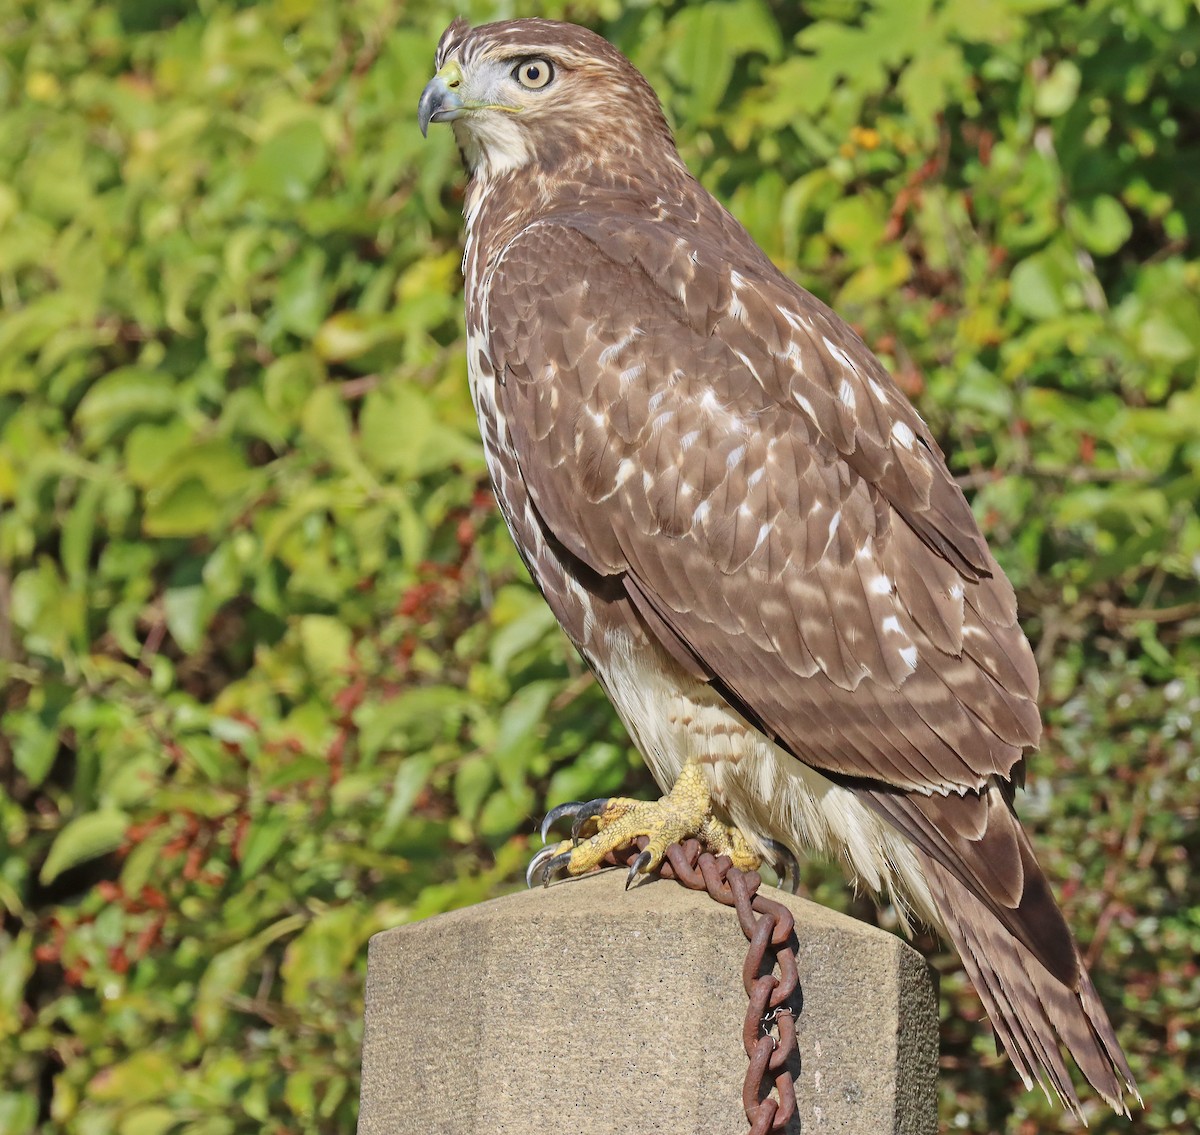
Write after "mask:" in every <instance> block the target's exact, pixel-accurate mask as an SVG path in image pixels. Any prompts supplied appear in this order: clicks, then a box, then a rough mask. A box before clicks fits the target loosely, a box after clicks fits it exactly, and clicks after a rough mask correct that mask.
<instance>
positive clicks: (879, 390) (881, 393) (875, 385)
mask: <svg viewBox="0 0 1200 1135" xmlns="http://www.w3.org/2000/svg"><path fill="white" fill-rule="evenodd" d="M867 386H869V387H870V388H871V393H872V394H874V395H875V397H876V398H877V399H878V400H879V401H880V402H886V401H887V400H888V396H887V391H886V390H885V389H884V388H883V386H882V385H881V384H880V383H879V382H878V381H876V380H875V379H873V378H868V379H867Z"/></svg>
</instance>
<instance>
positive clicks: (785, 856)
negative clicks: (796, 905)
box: [763, 839, 800, 895]
mask: <svg viewBox="0 0 1200 1135" xmlns="http://www.w3.org/2000/svg"><path fill="white" fill-rule="evenodd" d="M763 842H764V843H765V844H766V845H767V847H768V848H769V849H770V851H771V855H772V856H773V858H772V859H771V866H772V867H773V868H774V869H775V874H776V875H777V876H778V877H779V889H780V890H781V891H787V892H789V893H790V894H793V895H794V894H795V893H796V888H797V887H799V886H800V863H799V861H798V860H797V859H796V856H795V854H794V853H793V852H792V849H791V848H790V847H788V846H787V844H785V843H780V842H778V840H773V839H765V840H763Z"/></svg>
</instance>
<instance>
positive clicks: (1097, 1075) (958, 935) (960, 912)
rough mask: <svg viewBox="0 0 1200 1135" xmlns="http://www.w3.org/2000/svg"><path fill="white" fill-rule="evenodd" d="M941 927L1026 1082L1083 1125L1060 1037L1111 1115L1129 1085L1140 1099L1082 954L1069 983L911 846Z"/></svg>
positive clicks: (1120, 1109) (1121, 1105)
mask: <svg viewBox="0 0 1200 1135" xmlns="http://www.w3.org/2000/svg"><path fill="white" fill-rule="evenodd" d="M918 855H919V856H920V858H921V866H922V867H923V868H924V870H925V876H926V879H927V880H928V883H929V890H930V893H931V894H932V896H933V900H934V902H935V903H936V904H937V908H938V912H939V913H940V914H941V916H942V920H943V923H944V925H945V928H946V931H947V933H948V934H949V936H950V938H951V940H952V941H953V942H954V945H955V947H956V948H957V950H958V953H959V956H960V957H961V958H962V962H963V967H964V968H965V969H966V971H967V976H968V977H970V979H971V982H972V983H973V984H974V986H975V989H976V991H977V992H978V993H979V996H980V999H981V1000H982V1001H983V1004H984V1008H985V1009H987V1013H988V1017H989V1018H990V1019H991V1022H992V1026H993V1027H994V1028H995V1030H996V1033H997V1035H998V1036H999V1037H1000V1040H1001V1041H1002V1042H1003V1044H1004V1047H1005V1049H1007V1051H1008V1055H1009V1057H1010V1058H1011V1060H1012V1062H1013V1064H1015V1065H1016V1067H1017V1071H1018V1072H1020V1073H1021V1078H1022V1079H1023V1080H1024V1081H1025V1084H1026V1086H1028V1087H1033V1082H1034V1081H1035V1080H1036V1081H1037V1082H1038V1084H1040V1085H1041V1087H1042V1090H1043V1091H1044V1092H1046V1095H1047V1097H1049V1095H1050V1092H1049V1088H1048V1087H1047V1082H1049V1085H1050V1086H1051V1087H1053V1088H1054V1090H1055V1091H1056V1092H1057V1093H1058V1095H1059V1098H1060V1099H1061V1100H1062V1101H1063V1103H1064V1104H1065V1105H1066V1106H1067V1107H1069V1108H1070V1109H1071V1111H1072V1112H1074V1113H1075V1115H1076V1116H1078V1117H1079V1119H1080V1120H1081V1121H1082V1122H1084V1124H1085V1125H1086V1122H1087V1121H1086V1120H1085V1119H1084V1116H1083V1111H1082V1108H1081V1106H1080V1103H1079V1097H1078V1096H1077V1095H1076V1094H1075V1088H1074V1086H1073V1085H1072V1083H1071V1075H1070V1073H1069V1072H1068V1071H1067V1066H1066V1062H1065V1061H1064V1060H1063V1057H1062V1052H1061V1050H1060V1047H1059V1046H1060V1043H1061V1044H1062V1045H1063V1046H1065V1047H1066V1049H1067V1051H1068V1052H1069V1053H1070V1054H1071V1056H1072V1057H1073V1058H1074V1060H1075V1063H1076V1064H1078V1065H1079V1068H1080V1071H1082V1072H1083V1074H1084V1075H1085V1076H1086V1077H1087V1078H1088V1081H1089V1082H1090V1083H1091V1085H1092V1087H1093V1088H1095V1089H1096V1091H1097V1092H1098V1093H1099V1094H1100V1096H1101V1097H1102V1098H1103V1099H1104V1101H1105V1102H1106V1103H1107V1104H1108V1105H1109V1106H1110V1107H1111V1108H1112V1109H1113V1110H1114V1111H1116V1112H1117V1113H1118V1114H1121V1115H1126V1116H1127V1115H1129V1109H1128V1107H1127V1106H1126V1104H1125V1099H1124V1096H1125V1091H1126V1089H1128V1090H1129V1091H1130V1092H1131V1093H1132V1094H1133V1095H1134V1096H1136V1097H1137V1100H1138V1102H1139V1103H1141V1096H1140V1095H1138V1090H1137V1086H1136V1085H1135V1084H1134V1082H1133V1073H1132V1072H1130V1070H1129V1064H1128V1063H1127V1062H1126V1060H1125V1054H1124V1053H1123V1052H1122V1051H1121V1046H1120V1044H1119V1043H1118V1042H1117V1037H1116V1034H1115V1033H1114V1032H1113V1027H1112V1025H1111V1024H1110V1023H1109V1020H1108V1017H1107V1015H1106V1014H1105V1012H1104V1006H1102V1005H1101V1004H1100V998H1099V997H1098V996H1097V995H1096V990H1095V988H1094V987H1093V986H1092V981H1091V978H1090V977H1088V973H1087V970H1086V969H1085V968H1084V965H1083V960H1082V958H1079V957H1078V950H1076V957H1077V959H1078V962H1079V974H1078V978H1077V981H1076V983H1075V987H1074V988H1072V987H1071V986H1069V985H1066V984H1064V983H1063V982H1062V981H1061V980H1060V979H1059V978H1057V977H1055V976H1053V975H1052V974H1051V973H1050V971H1049V970H1047V969H1046V967H1045V966H1043V965H1042V964H1041V962H1039V961H1038V960H1037V959H1036V958H1035V957H1034V956H1033V954H1032V953H1031V951H1030V950H1029V948H1028V947H1027V946H1026V945H1024V943H1022V942H1020V941H1019V940H1018V939H1017V938H1015V937H1014V936H1013V935H1012V934H1011V933H1010V932H1009V931H1008V930H1007V929H1006V928H1005V927H1004V926H1003V925H1002V924H1001V922H1000V921H999V920H998V919H997V918H996V915H995V914H994V913H993V912H992V911H991V910H990V909H989V908H988V907H987V906H986V905H985V904H984V903H983V902H982V901H981V900H980V899H978V898H977V897H976V896H975V895H974V894H972V893H971V891H969V890H968V889H967V888H966V887H965V886H963V884H962V883H960V882H959V881H958V879H957V878H955V876H954V875H952V874H951V873H950V872H949V871H948V870H947V869H946V868H945V867H943V866H941V864H939V863H938V862H937V861H936V860H934V859H931V858H930V857H929V856H927V855H925V854H923V853H921V852H918Z"/></svg>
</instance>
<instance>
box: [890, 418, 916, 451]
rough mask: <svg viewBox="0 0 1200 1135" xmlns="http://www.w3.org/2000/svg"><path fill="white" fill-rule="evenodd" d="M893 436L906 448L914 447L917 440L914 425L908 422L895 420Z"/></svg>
mask: <svg viewBox="0 0 1200 1135" xmlns="http://www.w3.org/2000/svg"><path fill="white" fill-rule="evenodd" d="M892 437H893V438H894V439H895V441H896V444H897V445H902V446H904V448H905V449H912V447H913V442H914V441H916V440H917V435H916V434H914V433H913V432H912V427H911V426H910V425H909V424H908V423H907V422H894V423H893V424H892Z"/></svg>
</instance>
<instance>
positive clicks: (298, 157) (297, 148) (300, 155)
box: [246, 120, 329, 204]
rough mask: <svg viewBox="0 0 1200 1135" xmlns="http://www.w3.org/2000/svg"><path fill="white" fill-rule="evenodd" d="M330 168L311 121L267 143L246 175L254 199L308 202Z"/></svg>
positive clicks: (322, 141)
mask: <svg viewBox="0 0 1200 1135" xmlns="http://www.w3.org/2000/svg"><path fill="white" fill-rule="evenodd" d="M328 165H329V148H328V147H327V146H326V144H325V138H324V135H323V134H322V133H321V127H320V126H319V125H318V124H317V123H316V122H314V121H311V120H306V121H303V122H297V123H295V124H294V125H292V126H288V127H286V128H285V129H283V130H281V131H280V132H279V133H278V134H276V135H274V137H272V138H270V139H268V140H267V141H266V142H265V143H264V144H263V146H262V148H261V149H260V150H259V152H258V155H257V156H256V157H255V158H254V160H253V161H252V162H251V163H250V167H249V169H247V171H246V188H247V190H248V191H249V192H250V193H251V194H254V195H258V196H263V197H267V198H274V199H277V200H280V201H287V202H289V203H291V204H296V203H298V202H301V201H304V200H307V198H308V196H309V194H310V193H311V192H312V190H313V187H314V186H315V185H316V184H317V182H318V181H320V180H321V177H322V176H323V175H324V173H325V170H326V169H327V168H328Z"/></svg>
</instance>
